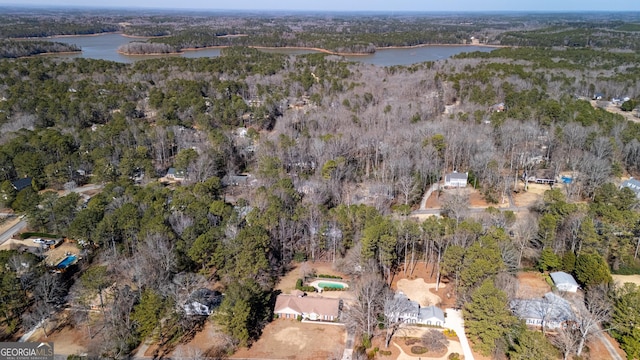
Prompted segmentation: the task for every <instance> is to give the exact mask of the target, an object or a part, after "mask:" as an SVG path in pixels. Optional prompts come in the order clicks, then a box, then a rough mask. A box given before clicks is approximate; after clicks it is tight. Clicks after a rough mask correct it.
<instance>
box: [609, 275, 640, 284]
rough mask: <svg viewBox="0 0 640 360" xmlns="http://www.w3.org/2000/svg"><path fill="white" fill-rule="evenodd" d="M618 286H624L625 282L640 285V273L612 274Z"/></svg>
mask: <svg viewBox="0 0 640 360" xmlns="http://www.w3.org/2000/svg"><path fill="white" fill-rule="evenodd" d="M611 277H613V281H614V282H615V283H616V285H617V286H623V285H624V283H633V284H636V285H638V286H640V275H611Z"/></svg>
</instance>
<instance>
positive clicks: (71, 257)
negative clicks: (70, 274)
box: [56, 255, 78, 269]
mask: <svg viewBox="0 0 640 360" xmlns="http://www.w3.org/2000/svg"><path fill="white" fill-rule="evenodd" d="M77 259H78V257H77V256H75V255H68V256H67V257H66V258H64V259H62V261H60V262H59V263H58V265H56V268H58V269H66V268H67V267H68V266H69V265H71V264H73V263H75V262H76V260H77Z"/></svg>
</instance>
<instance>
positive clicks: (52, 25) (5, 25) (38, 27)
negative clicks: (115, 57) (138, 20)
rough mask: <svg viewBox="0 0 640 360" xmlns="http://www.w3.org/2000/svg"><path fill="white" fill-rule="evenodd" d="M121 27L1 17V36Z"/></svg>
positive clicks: (83, 32)
mask: <svg viewBox="0 0 640 360" xmlns="http://www.w3.org/2000/svg"><path fill="white" fill-rule="evenodd" d="M118 30H120V27H119V26H118V25H115V24H107V23H103V22H100V21H89V22H80V21H77V22H67V21H62V20H60V19H38V18H31V17H29V18H26V17H25V18H21V17H18V18H16V17H8V16H2V17H0V37H1V38H26V37H47V36H55V35H89V34H100V33H105V32H115V31H118Z"/></svg>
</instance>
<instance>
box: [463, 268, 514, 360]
mask: <svg viewBox="0 0 640 360" xmlns="http://www.w3.org/2000/svg"><path fill="white" fill-rule="evenodd" d="M463 311H464V312H463V314H464V319H465V324H466V328H467V333H468V335H469V338H470V339H471V341H472V342H473V346H474V348H475V349H476V350H478V351H480V352H481V353H482V354H483V355H485V356H489V355H491V353H493V352H494V351H495V350H496V348H497V344H498V342H499V341H500V340H501V339H504V337H505V335H506V334H507V333H508V331H509V328H510V327H512V326H513V325H515V324H516V323H517V319H516V318H515V317H514V316H513V314H511V311H510V310H509V306H508V300H507V294H505V292H504V291H502V290H499V289H498V288H496V286H495V284H494V282H493V280H492V279H487V280H485V281H484V282H483V283H482V285H480V287H479V288H478V289H476V290H475V291H474V292H473V294H472V295H471V302H468V303H467V304H465V306H464V310H463Z"/></svg>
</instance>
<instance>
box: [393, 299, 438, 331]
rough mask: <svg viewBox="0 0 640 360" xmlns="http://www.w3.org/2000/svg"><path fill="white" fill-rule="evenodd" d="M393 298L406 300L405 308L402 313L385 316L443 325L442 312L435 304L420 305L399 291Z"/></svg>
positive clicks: (407, 321) (418, 322)
mask: <svg viewBox="0 0 640 360" xmlns="http://www.w3.org/2000/svg"><path fill="white" fill-rule="evenodd" d="M394 298H395V299H396V300H399V301H407V306H406V309H407V310H406V311H405V312H403V313H390V314H385V316H388V317H393V318H397V319H399V320H401V321H403V322H404V323H407V324H422V325H433V326H444V322H445V317H444V312H443V311H442V310H441V309H440V308H438V307H437V306H427V307H421V306H420V304H418V303H417V302H415V301H411V300H410V299H409V298H408V297H407V296H406V295H405V294H404V293H403V292H401V291H400V292H398V293H396V294H395V295H394Z"/></svg>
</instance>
